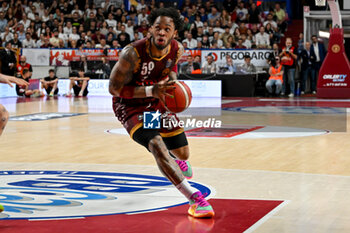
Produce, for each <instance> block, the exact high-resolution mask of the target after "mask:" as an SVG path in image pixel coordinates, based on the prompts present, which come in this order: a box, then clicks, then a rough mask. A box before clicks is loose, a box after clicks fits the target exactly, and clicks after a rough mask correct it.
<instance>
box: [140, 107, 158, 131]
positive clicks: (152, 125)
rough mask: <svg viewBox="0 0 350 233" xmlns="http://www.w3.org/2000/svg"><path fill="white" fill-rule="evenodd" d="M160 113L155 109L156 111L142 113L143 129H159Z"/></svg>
mask: <svg viewBox="0 0 350 233" xmlns="http://www.w3.org/2000/svg"><path fill="white" fill-rule="evenodd" d="M161 115H162V114H161V113H160V112H159V110H157V111H156V112H144V113H143V128H144V129H160V116H161Z"/></svg>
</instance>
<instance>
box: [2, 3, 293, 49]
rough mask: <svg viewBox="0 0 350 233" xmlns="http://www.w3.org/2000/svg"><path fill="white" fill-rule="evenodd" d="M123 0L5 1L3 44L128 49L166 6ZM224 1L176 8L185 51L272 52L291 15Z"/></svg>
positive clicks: (188, 4) (253, 4) (277, 5)
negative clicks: (127, 4)
mask: <svg viewBox="0 0 350 233" xmlns="http://www.w3.org/2000/svg"><path fill="white" fill-rule="evenodd" d="M123 2H124V1H121V0H105V1H101V0H94V1H88V0H86V1H77V0H70V1H65V0H58V1H57V0H54V1H39V0H36V1H28V0H22V1H21V0H18V1H15V0H11V1H2V3H1V7H0V40H1V41H0V42H1V44H2V45H3V46H4V45H5V43H6V42H11V44H12V47H14V48H123V47H124V46H125V45H127V44H129V43H130V42H132V41H135V40H138V39H141V38H144V37H147V36H149V34H148V27H149V24H148V21H147V16H148V14H149V13H150V12H151V10H152V9H154V8H157V7H165V3H164V2H159V1H157V2H156V1H155V0H151V1H150V2H146V1H145V0H139V1H138V2H136V1H130V7H128V9H126V7H125V6H124V4H123ZM169 3H171V4H172V5H173V4H175V5H176V3H177V2H167V4H169ZM220 3H222V4H217V3H216V2H215V1H213V0H210V1H202V0H195V1H191V0H185V1H184V2H183V4H182V5H181V6H176V7H177V9H178V11H179V12H180V13H181V15H182V17H183V19H184V30H182V31H181V32H179V34H178V35H177V38H176V39H177V40H179V41H181V42H182V43H183V45H184V47H185V48H190V49H201V48H213V49H216V48H226V49H232V48H240V49H245V48H248V49H249V48H271V47H272V45H273V43H276V42H277V43H278V42H279V41H280V38H281V36H283V34H284V32H285V30H286V27H287V22H286V20H287V19H288V16H287V14H286V12H285V11H284V10H283V9H282V8H281V6H280V4H278V3H277V4H275V6H274V7H273V8H271V9H265V10H264V9H261V6H257V5H256V3H255V1H253V0H249V1H243V0H225V1H223V2H220ZM132 4H134V5H132Z"/></svg>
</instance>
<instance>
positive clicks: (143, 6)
mask: <svg viewBox="0 0 350 233" xmlns="http://www.w3.org/2000/svg"><path fill="white" fill-rule="evenodd" d="M142 8H146V4H145V0H141V1H140V3H139V4H137V7H136V10H137V12H141V10H142Z"/></svg>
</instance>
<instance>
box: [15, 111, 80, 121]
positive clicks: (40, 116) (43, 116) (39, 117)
mask: <svg viewBox="0 0 350 233" xmlns="http://www.w3.org/2000/svg"><path fill="white" fill-rule="evenodd" d="M79 115H83V113H58V112H57V113H54V112H49V113H34V114H28V115H23V116H13V117H10V121H46V120H51V119H57V118H63V117H72V116H79Z"/></svg>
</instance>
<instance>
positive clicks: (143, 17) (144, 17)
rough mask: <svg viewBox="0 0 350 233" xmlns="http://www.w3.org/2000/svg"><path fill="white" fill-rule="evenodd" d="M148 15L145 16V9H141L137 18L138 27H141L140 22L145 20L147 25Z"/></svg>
mask: <svg viewBox="0 0 350 233" xmlns="http://www.w3.org/2000/svg"><path fill="white" fill-rule="evenodd" d="M147 17H148V15H147V14H146V7H144V8H142V9H141V13H140V14H139V15H138V16H137V18H138V21H139V23H138V25H141V23H142V21H144V20H146V22H147V23H148V19H147Z"/></svg>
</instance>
